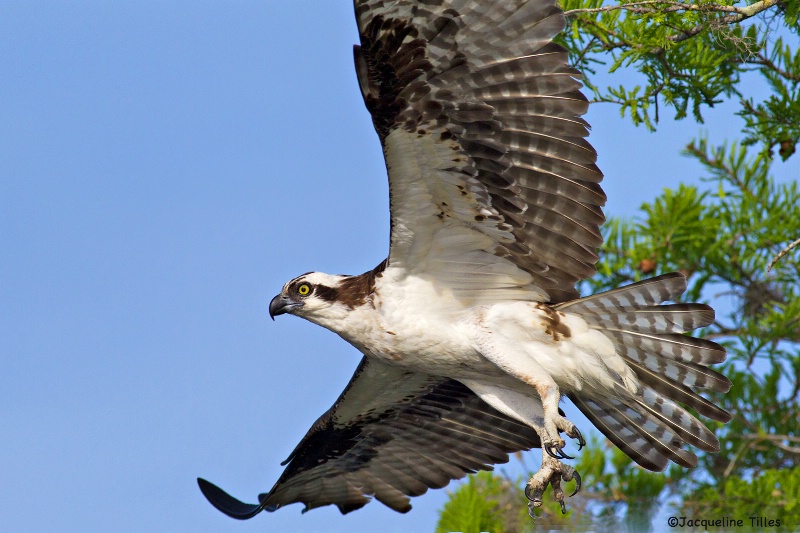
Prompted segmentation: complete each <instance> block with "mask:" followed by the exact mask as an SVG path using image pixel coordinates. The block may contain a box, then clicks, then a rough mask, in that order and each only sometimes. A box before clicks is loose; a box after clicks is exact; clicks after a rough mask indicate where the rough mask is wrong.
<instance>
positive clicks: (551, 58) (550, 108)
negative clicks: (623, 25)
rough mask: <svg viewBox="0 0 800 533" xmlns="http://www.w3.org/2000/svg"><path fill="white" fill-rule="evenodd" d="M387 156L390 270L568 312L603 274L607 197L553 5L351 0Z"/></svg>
mask: <svg viewBox="0 0 800 533" xmlns="http://www.w3.org/2000/svg"><path fill="white" fill-rule="evenodd" d="M355 4H356V18H357V22H358V28H359V31H360V33H361V47H356V50H355V60H356V71H357V73H358V77H359V83H360V86H361V90H362V93H363V96H364V102H365V103H366V106H367V109H368V110H369V112H370V113H371V114H372V119H373V123H374V125H375V129H376V131H377V133H378V136H379V137H380V139H381V142H382V144H383V150H384V155H385V157H386V166H387V169H388V173H389V185H390V194H391V210H392V215H391V216H392V219H391V223H392V226H391V227H392V236H391V250H390V254H389V267H400V268H403V269H405V270H406V272H407V273H408V274H411V275H415V276H420V277H423V278H428V279H432V280H434V281H435V282H436V283H437V284H438V285H439V286H443V287H447V288H449V289H451V290H453V291H454V294H455V295H456V296H459V297H461V298H462V299H469V300H472V301H474V300H476V299H477V300H480V301H487V300H488V301H492V300H495V299H503V300H508V299H526V300H538V301H564V300H567V299H570V298H574V297H576V296H578V294H577V292H576V290H575V287H574V286H575V283H576V282H577V281H578V280H581V279H584V278H587V277H589V276H591V275H593V274H594V272H595V268H594V264H595V262H596V260H597V255H596V247H597V246H599V245H600V244H601V242H602V237H601V235H600V232H599V226H600V224H602V223H603V220H604V218H603V213H602V210H601V209H600V206H602V205H603V204H604V203H605V194H604V193H603V191H602V189H601V188H600V186H599V185H598V183H599V182H600V180H601V179H602V173H601V172H600V170H599V169H598V168H597V166H596V165H595V160H596V153H595V151H594V149H593V148H592V147H591V146H590V145H589V143H588V142H587V141H586V140H585V139H584V137H586V135H587V134H588V124H587V123H586V121H584V120H583V119H581V118H580V116H581V115H582V114H583V113H585V112H586V110H587V107H588V103H587V100H586V98H585V97H584V96H583V95H582V94H581V93H580V90H579V89H580V87H581V84H580V82H579V81H577V79H576V78H578V77H580V73H579V72H578V71H576V70H575V69H573V68H570V67H569V66H568V63H567V53H566V51H565V49H564V48H562V47H561V46H559V45H557V44H554V43H553V42H551V41H552V39H553V37H554V36H555V35H556V34H557V33H558V32H560V31H561V30H562V29H563V28H564V15H563V13H562V11H561V9H560V8H559V7H558V6H557V5H556V2H555V1H554V0H513V1H505V2H496V1H488V0H477V1H476V0H470V1H466V0H427V1H425V2H420V1H417V0H398V1H394V2H387V1H385V0H356V2H355Z"/></svg>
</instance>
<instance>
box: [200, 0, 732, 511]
mask: <svg viewBox="0 0 800 533" xmlns="http://www.w3.org/2000/svg"><path fill="white" fill-rule="evenodd" d="M355 12H356V20H357V23H358V29H359V32H360V35H361V45H360V46H356V47H355V49H354V52H355V67H356V73H357V76H358V81H359V85H360V87H361V92H362V94H363V97H364V103H365V104H366V106H367V109H368V110H369V112H370V113H371V115H372V120H373V123H374V126H375V130H376V132H377V133H378V136H379V138H380V140H381V143H382V145H383V152H384V155H385V158H386V167H387V170H388V175H389V186H390V187H389V188H390V196H391V202H390V203H391V247H390V252H389V257H388V258H387V259H385V260H384V261H382V262H381V263H380V264H379V265H378V266H377V267H376V268H374V269H373V270H370V271H369V272H366V273H364V274H361V275H357V276H343V275H330V274H323V273H319V272H311V273H307V274H303V275H302V276H299V277H297V278H295V279H293V280H291V281H289V282H288V283H286V284H285V285H284V286H283V289H282V290H281V292H280V294H278V295H277V296H275V298H274V299H273V300H272V301H271V303H270V305H269V312H270V315H271V316H272V317H273V318H274V317H275V316H277V315H282V314H293V315H296V316H299V317H302V318H305V319H306V320H309V321H311V322H313V323H315V324H319V325H320V326H322V327H324V328H327V329H329V330H331V331H333V332H335V333H337V334H339V335H340V336H341V337H342V338H344V339H345V340H346V341H347V342H349V343H350V344H352V345H353V346H355V347H356V348H357V349H358V350H359V351H360V352H361V353H362V354H363V358H362V360H361V363H360V364H359V366H358V368H357V369H356V372H355V374H354V375H353V377H352V379H351V380H350V383H348V385H347V386H346V387H345V389H344V392H342V394H341V396H340V397H339V398H338V399H337V400H336V402H335V403H334V404H333V406H332V407H331V408H330V409H329V410H328V411H327V412H326V413H324V414H323V415H322V416H321V417H320V418H319V419H318V420H317V421H316V423H315V424H314V425H313V426H312V427H311V429H310V430H309V431H308V433H307V434H306V435H305V437H303V439H302V440H301V441H300V443H299V444H298V445H297V447H296V448H295V449H294V451H293V452H292V453H291V454H290V456H289V458H288V459H287V460H286V461H285V462H284V463H283V464H284V465H286V469H285V471H284V472H283V474H282V475H281V477H280V479H278V481H277V483H276V484H275V486H274V487H273V488H272V489H271V490H270V491H269V492H267V493H264V494H261V495H259V497H258V501H259V503H258V504H248V503H243V502H241V501H239V500H237V499H236V498H234V497H232V496H230V495H228V494H227V493H226V492H224V491H223V490H222V489H220V488H218V487H217V486H215V485H213V484H211V483H209V482H208V481H205V480H203V479H198V483H199V485H200V489H201V490H202V492H203V494H204V495H205V496H206V498H207V499H208V500H209V501H210V502H211V504H213V505H214V506H215V507H216V508H217V509H219V510H220V511H222V512H223V513H225V514H227V515H229V516H231V517H233V518H238V519H247V518H251V517H252V516H254V515H256V514H258V513H259V512H260V511H263V510H267V511H274V510H276V509H278V508H279V507H282V506H284V505H287V504H291V503H295V502H302V503H303V504H304V505H305V509H304V510H309V509H313V508H316V507H320V506H323V505H331V504H333V505H336V506H337V507H338V508H339V510H340V511H341V512H342V513H348V512H350V511H353V510H355V509H359V508H361V507H363V506H364V505H366V504H367V503H368V502H369V501H370V500H371V498H373V497H374V498H375V499H377V500H378V501H380V502H382V503H384V504H385V505H387V506H389V507H391V508H392V509H394V510H396V511H400V512H407V511H408V510H410V509H411V505H410V503H409V496H418V495H420V494H423V493H424V492H426V491H427V490H428V489H429V488H439V487H444V486H445V485H447V484H448V483H449V482H450V480H452V479H457V478H461V477H463V476H464V475H466V474H467V473H470V472H475V471H477V470H485V469H491V468H492V466H491V465H493V464H495V463H503V462H506V461H508V455H509V454H510V453H514V452H518V451H520V450H528V449H530V448H534V447H541V448H542V450H543V453H542V467H541V469H540V470H539V471H538V472H537V473H536V474H535V475H534V476H533V477H532V478H531V479H530V481H529V482H528V484H527V486H526V489H525V493H526V495H527V496H528V498H529V499H530V500H531V504H530V506H531V507H536V506H539V505H541V504H542V497H543V493H544V491H545V489H546V487H547V486H548V485H550V486H552V489H553V492H554V497H555V499H556V500H557V501H558V502H560V503H561V507H562V510H563V509H564V491H563V489H562V488H561V484H562V482H566V481H572V480H575V481H576V488H575V492H577V491H578V490H579V489H580V476H579V474H578V473H577V472H575V470H574V469H573V468H572V467H570V466H568V465H566V464H564V463H563V462H561V460H560V459H564V458H569V457H568V456H567V455H566V453H565V452H564V448H565V441H564V440H563V439H562V436H561V434H562V433H563V434H565V435H566V436H568V437H571V438H573V439H576V440H577V442H578V446H582V445H583V444H584V439H583V437H582V436H581V432H580V431H579V430H578V428H577V427H575V425H574V424H573V423H572V422H570V421H569V420H567V418H566V417H565V416H564V414H563V412H562V411H560V409H559V402H560V400H561V398H562V396H566V397H568V398H569V399H571V400H572V402H573V403H574V404H575V405H576V406H577V407H578V409H580V410H581V411H582V412H583V413H584V414H585V415H586V417H587V418H588V419H589V420H590V421H591V422H592V423H593V424H594V425H595V426H596V427H597V429H598V430H600V431H601V432H602V433H603V434H604V435H605V436H606V437H608V439H609V440H611V442H613V443H614V444H615V445H616V446H618V447H619V448H620V449H621V450H622V451H623V452H625V453H626V454H627V455H628V456H629V457H631V459H633V460H634V461H635V462H636V463H638V464H639V465H641V466H642V467H644V468H646V469H648V470H653V471H661V470H664V469H665V468H666V466H667V465H668V464H669V462H670V461H672V462H674V463H677V464H679V465H682V466H685V467H693V466H695V465H696V464H697V457H696V456H695V455H694V453H692V452H691V451H690V450H688V449H687V448H686V445H692V446H694V447H697V448H699V449H701V450H705V451H718V450H719V443H718V441H717V439H716V437H715V436H714V434H713V433H712V432H711V431H710V430H708V429H707V428H706V426H705V425H703V423H701V422H700V421H699V420H698V419H697V418H696V417H695V416H694V415H692V414H690V412H689V411H688V410H687V408H691V409H693V410H694V411H696V412H697V413H699V414H700V415H703V416H706V417H708V418H711V419H713V420H717V421H721V422H725V421H728V420H729V419H730V415H729V414H728V413H727V412H725V411H723V410H722V409H720V408H719V407H717V406H716V405H714V404H713V403H711V402H710V401H709V400H707V399H705V398H704V397H702V396H700V395H699V394H697V392H696V389H709V390H712V391H721V392H725V391H727V390H728V389H729V388H730V381H729V380H728V379H727V378H725V377H724V376H722V375H721V374H719V373H717V372H715V371H713V370H711V369H709V368H708V367H709V365H711V364H715V363H720V362H722V361H723V360H724V359H725V351H724V349H723V348H722V347H720V346H719V345H717V344H715V343H713V342H710V341H707V340H702V339H698V338H693V337H690V336H686V335H683V333H685V332H687V331H691V330H694V329H696V328H699V327H703V326H707V325H709V324H710V323H711V322H712V321H713V319H714V311H713V310H712V309H711V308H710V307H708V306H706V305H700V304H683V303H672V304H669V303H667V304H665V303H664V302H670V301H675V300H677V299H678V298H679V297H680V295H681V294H682V293H683V292H684V291H685V289H686V279H685V278H684V276H683V275H681V274H678V273H673V274H667V275H663V276H659V277H655V278H652V279H649V280H645V281H642V282H639V283H634V284H632V285H628V286H625V287H622V288H619V289H616V290H612V291H609V292H605V293H602V294H597V295H594V296H589V297H588V298H579V294H578V292H577V290H576V288H575V285H576V283H577V282H579V281H580V280H583V279H586V278H588V277H590V276H592V275H593V274H594V273H595V267H594V265H595V263H596V261H597V258H598V257H597V253H596V249H597V247H598V246H599V245H600V244H601V242H602V237H601V234H600V231H599V226H600V224H602V223H603V220H604V217H603V213H602V210H601V206H602V205H604V203H605V200H606V197H605V195H604V193H603V191H602V189H601V188H600V186H599V185H598V184H599V182H600V181H601V179H602V177H603V176H602V173H601V172H600V170H599V169H598V168H597V166H596V165H595V160H596V153H595V151H594V149H593V148H592V147H591V146H590V145H589V143H588V142H587V141H586V140H585V137H586V136H587V134H588V124H587V123H586V121H584V120H583V119H582V118H581V115H583V114H584V113H585V112H586V110H587V107H588V102H587V100H586V98H585V97H584V96H583V95H582V94H581V92H580V87H581V84H580V82H579V81H578V78H579V77H580V73H579V72H578V71H576V70H575V69H573V68H571V67H570V66H569V65H568V58H567V53H566V51H565V49H564V48H563V47H561V46H559V45H558V44H555V43H553V42H552V40H553V38H554V36H556V35H557V34H558V33H559V32H560V31H561V30H562V29H563V28H564V24H565V22H564V14H563V12H562V11H561V9H560V8H559V7H558V6H557V5H556V2H555V1H554V0H507V1H504V2H492V1H488V0H424V1H423V0H393V1H389V0H356V2H355ZM575 492H573V494H574V493H575Z"/></svg>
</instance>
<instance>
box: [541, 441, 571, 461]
mask: <svg viewBox="0 0 800 533" xmlns="http://www.w3.org/2000/svg"><path fill="white" fill-rule="evenodd" d="M543 449H544V451H545V452H547V455H549V456H550V457H552V458H553V459H574V457H570V456H569V455H566V454H565V453H564V450H563V449H562V448H561V447H560V446H556V445H555V444H545V445H544V448H543Z"/></svg>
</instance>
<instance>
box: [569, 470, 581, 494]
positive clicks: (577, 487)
mask: <svg viewBox="0 0 800 533" xmlns="http://www.w3.org/2000/svg"><path fill="white" fill-rule="evenodd" d="M572 477H574V478H575V490H574V491H572V494H570V495H569V497H570V498H572V497H573V496H575V495H576V494H578V492H579V491H580V490H581V475H580V474H579V473H578V472H577V471H576V472H573V473H572Z"/></svg>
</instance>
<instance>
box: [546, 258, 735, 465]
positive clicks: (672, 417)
mask: <svg viewBox="0 0 800 533" xmlns="http://www.w3.org/2000/svg"><path fill="white" fill-rule="evenodd" d="M685 290H686V278H685V277H684V276H683V275H682V274H679V273H673V274H666V275H664V276H658V277H655V278H652V279H649V280H646V281H642V282H639V283H634V284H631V285H628V286H625V287H621V288H619V289H615V290H612V291H608V292H605V293H600V294H596V295H594V296H590V297H588V298H582V299H578V300H573V301H570V302H565V303H563V304H560V305H558V306H555V309H557V310H559V311H564V312H567V313H570V314H575V315H578V316H580V317H581V318H583V320H585V321H586V323H587V324H588V325H589V327H591V328H592V329H595V330H597V331H600V332H601V333H603V334H604V335H605V336H606V337H607V338H608V339H609V340H610V341H611V342H612V343H613V345H614V347H615V349H616V352H617V354H618V355H619V356H621V357H622V358H623V359H624V360H625V362H626V363H627V364H628V366H629V367H630V368H631V370H633V372H634V373H635V374H636V376H637V378H638V379H639V383H640V385H641V387H640V388H639V390H638V391H637V392H635V393H634V392H631V391H629V390H628V389H625V388H623V387H619V388H618V390H615V391H602V392H600V391H597V392H592V391H591V390H590V389H585V390H584V394H583V395H582V396H580V397H579V396H577V395H574V394H573V395H571V396H570V398H571V399H572V400H573V402H574V403H575V404H576V406H577V407H578V408H579V409H580V410H581V411H582V412H583V413H584V414H585V415H586V416H587V418H589V420H591V421H592V422H593V423H594V424H595V425H596V426H597V428H598V429H599V430H600V431H601V432H603V434H604V435H606V437H608V439H609V440H611V441H612V442H613V443H614V444H616V445H617V446H618V447H619V448H620V449H621V450H622V451H623V452H625V453H626V454H627V455H628V456H629V457H630V458H631V459H633V460H634V461H636V462H637V463H638V464H640V465H641V466H643V467H644V468H647V469H649V470H655V471H660V470H663V469H664V468H666V466H667V464H668V463H669V461H673V462H675V463H677V464H679V465H682V466H686V467H693V466H696V465H697V457H696V456H695V455H694V454H693V453H692V452H690V451H687V450H686V449H684V448H683V445H684V444H690V445H692V446H695V447H697V448H699V449H701V450H704V451H719V441H718V440H717V438H716V437H715V436H714V434H713V433H712V432H711V431H710V430H709V429H708V428H707V427H706V426H705V425H703V423H701V422H700V421H699V420H698V419H697V418H695V417H694V416H693V415H692V414H690V413H689V412H688V411H687V410H686V408H690V409H694V410H695V411H697V413H699V414H700V415H702V416H706V417H708V418H710V419H712V420H717V421H720V422H727V421H728V420H730V418H731V415H730V414H729V413H727V412H726V411H725V410H723V409H721V408H720V407H717V406H716V405H714V404H713V403H712V402H711V401H709V400H707V399H705V398H703V397H702V396H700V395H699V394H697V393H696V392H695V391H694V389H708V390H713V391H718V392H727V391H728V390H729V389H730V387H731V382H730V380H729V379H728V378H726V377H725V376H723V375H722V374H720V373H719V372H716V371H714V370H711V369H710V368H708V365H711V364H716V363H720V362H722V361H724V360H725V349H724V348H723V347H722V346H720V345H718V344H716V343H714V342H711V341H708V340H703V339H696V338H694V337H689V336H686V335H682V333H684V332H687V331H692V330H694V329H697V328H700V327H704V326H708V325H709V324H711V323H712V322H713V321H714V310H713V309H711V307H709V306H707V305H702V304H682V303H678V304H671V305H661V304H662V303H663V302H665V301H674V300H676V299H677V298H678V297H679V296H680V295H681V294H683V292H684V291H685ZM679 403H680V404H683V405H679ZM684 406H685V407H686V408H684Z"/></svg>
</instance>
